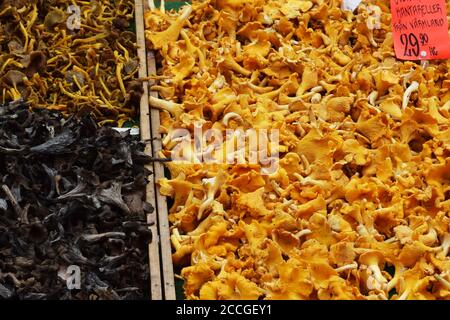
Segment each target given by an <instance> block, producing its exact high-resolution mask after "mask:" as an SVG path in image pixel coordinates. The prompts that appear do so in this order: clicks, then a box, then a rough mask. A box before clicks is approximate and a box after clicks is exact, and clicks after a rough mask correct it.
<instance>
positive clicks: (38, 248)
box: [0, 101, 153, 300]
mask: <svg viewBox="0 0 450 320" xmlns="http://www.w3.org/2000/svg"><path fill="white" fill-rule="evenodd" d="M144 148H145V146H144V145H143V144H142V143H141V142H139V141H138V139H136V138H135V137H132V136H130V135H129V134H128V133H119V132H117V131H115V130H114V129H112V128H109V127H98V126H97V124H96V122H95V120H94V119H93V118H92V117H91V116H90V115H89V114H87V115H86V114H83V115H79V116H72V117H71V118H69V119H65V118H64V117H63V116H62V115H61V114H59V113H57V112H54V111H50V110H35V112H30V111H29V108H28V105H27V104H26V103H25V102H23V101H16V102H14V103H10V104H8V105H3V106H0V300H2V299H77V300H82V299H121V300H128V299H148V298H149V271H148V244H149V243H150V241H151V238H152V234H151V232H150V230H149V228H148V227H149V226H148V224H147V214H148V213H151V212H152V211H153V207H152V206H151V205H150V204H149V203H147V202H146V201H145V185H146V184H147V177H148V176H149V175H150V174H151V172H148V171H147V170H146V168H145V165H146V164H147V163H148V162H149V161H151V159H150V158H149V157H146V156H145V155H144V153H143V151H144ZM74 268H75V269H74ZM71 270H79V273H76V272H75V273H72V271H71ZM78 275H79V279H78V280H79V281H78V283H77V281H75V282H73V283H72V282H71V281H74V279H75V278H74V277H73V276H78ZM71 284H72V285H71ZM73 284H75V285H73Z"/></svg>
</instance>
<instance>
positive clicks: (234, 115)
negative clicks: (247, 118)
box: [222, 112, 243, 126]
mask: <svg viewBox="0 0 450 320" xmlns="http://www.w3.org/2000/svg"><path fill="white" fill-rule="evenodd" d="M233 118H235V119H237V120H239V121H240V122H242V121H243V120H242V117H241V116H240V115H239V114H237V113H236V112H229V113H227V114H226V115H225V116H224V117H223V119H222V123H223V124H224V125H226V126H228V122H229V121H230V120H231V119H233Z"/></svg>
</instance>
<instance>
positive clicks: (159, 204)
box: [135, 0, 176, 300]
mask: <svg viewBox="0 0 450 320" xmlns="http://www.w3.org/2000/svg"><path fill="white" fill-rule="evenodd" d="M147 9H148V4H147V1H145V0H135V10H136V12H135V16H136V35H137V44H138V57H139V60H140V65H139V77H140V78H143V79H145V78H148V76H149V75H152V74H155V73H156V63H155V56H154V53H153V51H150V50H147V49H146V46H145V32H144V12H145V10H147ZM151 86H152V81H151V80H150V81H144V94H143V96H142V99H141V105H140V132H141V139H142V140H143V141H145V142H146V144H147V148H146V153H147V154H148V155H150V156H152V157H155V158H157V157H158V153H159V151H161V149H162V145H161V134H160V133H159V124H160V118H159V111H158V110H156V109H150V107H149V101H148V98H149V96H150V95H151V96H154V97H157V95H158V94H157V92H154V91H150V90H149V88H150V87H151ZM148 169H149V170H151V171H152V172H153V173H154V174H153V175H152V176H150V177H149V184H148V185H147V190H146V192H147V201H148V202H149V203H151V204H152V205H153V207H154V208H155V211H154V212H153V213H152V214H151V215H149V217H148V220H149V222H151V223H152V225H151V227H150V228H151V230H152V234H153V241H152V243H151V244H150V245H149V258H150V259H149V260H150V281H151V284H150V285H151V299H152V300H175V298H176V294H175V283H174V272H173V264H172V251H171V245H170V231H169V220H168V208H167V200H166V198H165V197H164V196H162V195H161V193H160V192H159V188H158V187H157V185H156V182H157V181H158V180H159V179H161V178H163V177H164V166H163V164H162V163H160V162H154V163H153V164H152V165H149V167H148Z"/></svg>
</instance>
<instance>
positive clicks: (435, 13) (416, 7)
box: [391, 0, 450, 60]
mask: <svg viewBox="0 0 450 320" xmlns="http://www.w3.org/2000/svg"><path fill="white" fill-rule="evenodd" d="M391 13H392V30H393V36H394V48H395V55H396V56H397V58H399V59H403V60H433V59H449V58H450V38H449V35H448V21H447V9H446V4H445V0H426V1H424V0H391Z"/></svg>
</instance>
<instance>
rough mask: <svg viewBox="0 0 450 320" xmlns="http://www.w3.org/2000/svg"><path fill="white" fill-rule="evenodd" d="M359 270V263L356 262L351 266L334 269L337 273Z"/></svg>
mask: <svg viewBox="0 0 450 320" xmlns="http://www.w3.org/2000/svg"><path fill="white" fill-rule="evenodd" d="M356 268H358V263H356V262H355V261H353V262H352V263H351V264H346V265H345V266H342V267H339V268H336V269H334V270H335V271H336V272H338V273H339V272H343V271H346V270H352V269H356Z"/></svg>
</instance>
